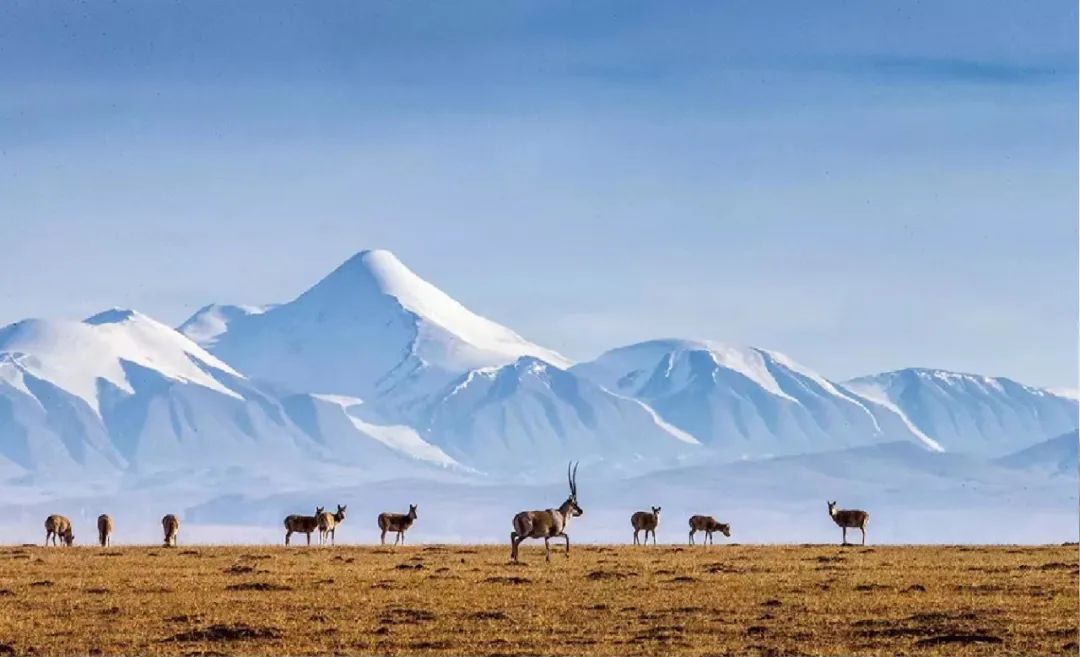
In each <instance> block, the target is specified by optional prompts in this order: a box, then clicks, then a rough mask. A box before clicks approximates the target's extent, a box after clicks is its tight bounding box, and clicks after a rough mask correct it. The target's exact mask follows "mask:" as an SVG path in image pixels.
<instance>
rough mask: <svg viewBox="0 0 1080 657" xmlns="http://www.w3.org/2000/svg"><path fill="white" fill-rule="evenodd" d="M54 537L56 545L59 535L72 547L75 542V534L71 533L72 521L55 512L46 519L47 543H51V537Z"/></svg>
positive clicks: (65, 543)
mask: <svg viewBox="0 0 1080 657" xmlns="http://www.w3.org/2000/svg"><path fill="white" fill-rule="evenodd" d="M50 537H51V538H52V544H53V545H56V539H57V537H59V538H60V540H62V541H63V542H64V545H66V546H68V547H71V546H72V544H74V543H75V534H73V533H71V521H70V520H68V519H67V518H66V517H64V516H61V515H56V514H53V515H51V516H49V517H48V518H46V519H45V545H48V544H49V538H50Z"/></svg>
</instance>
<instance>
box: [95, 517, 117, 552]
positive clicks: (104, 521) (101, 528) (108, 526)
mask: <svg viewBox="0 0 1080 657" xmlns="http://www.w3.org/2000/svg"><path fill="white" fill-rule="evenodd" d="M112 528H113V524H112V518H111V517H109V514H107V513H103V514H101V515H100V516H98V517H97V535H98V543H101V547H106V546H108V545H110V544H111V543H112Z"/></svg>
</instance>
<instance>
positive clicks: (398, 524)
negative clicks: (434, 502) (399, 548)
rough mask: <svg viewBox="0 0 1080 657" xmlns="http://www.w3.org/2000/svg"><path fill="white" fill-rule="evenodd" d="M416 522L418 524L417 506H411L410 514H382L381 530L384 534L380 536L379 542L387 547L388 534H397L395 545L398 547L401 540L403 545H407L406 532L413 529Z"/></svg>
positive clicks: (380, 516) (380, 518)
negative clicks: (410, 528)
mask: <svg viewBox="0 0 1080 657" xmlns="http://www.w3.org/2000/svg"><path fill="white" fill-rule="evenodd" d="M414 522H416V505H415V504H410V505H409V512H408V513H380V514H379V529H381V530H382V534H381V535H380V536H379V542H380V543H382V544H383V545H386V532H397V536H395V537H394V545H397V544H398V541H399V540H400V541H401V544H402V545H405V532H406V531H407V530H408V529H409V527H412V524H413V523H414Z"/></svg>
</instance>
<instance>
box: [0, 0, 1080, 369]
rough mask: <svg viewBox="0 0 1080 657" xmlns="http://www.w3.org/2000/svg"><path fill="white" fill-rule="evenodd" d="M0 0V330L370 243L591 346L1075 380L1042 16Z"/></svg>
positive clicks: (163, 312) (1072, 115)
mask: <svg viewBox="0 0 1080 657" xmlns="http://www.w3.org/2000/svg"><path fill="white" fill-rule="evenodd" d="M887 4H888V3H885V2H876V1H875V2H843V3H839V2H837V3H828V2H806V1H805V0H799V1H797V2H773V3H768V2H702V3H693V2H680V3H671V2H625V1H623V0H615V1H612V2H599V1H597V2H565V3H560V2H552V1H550V0H544V1H542V2H504V1H502V0H492V1H491V2H476V3H466V2H442V1H439V2H431V3H423V2H400V1H399V0H392V1H391V0H388V1H386V2H356V1H352V0H350V1H348V2H341V3H330V2H322V3H311V2H300V1H298V2H290V3H277V2H266V1H265V0H260V1H259V2H251V3H241V2H231V3H218V2H203V3H198V2H194V3H175V2H144V1H137V2H115V3H112V4H107V3H94V2H90V3H78V4H76V3H69V2H64V3H59V2H42V1H40V0H28V1H26V2H11V1H10V0H9V1H8V2H4V3H2V4H0V243H2V245H3V269H2V272H3V273H2V278H0V323H7V322H11V321H16V320H18V319H21V318H24V317H28V316H48V317H56V316H67V317H83V316H86V315H89V314H91V313H93V312H95V311H97V310H99V309H101V308H103V307H109V306H125V307H134V308H138V309H140V310H142V311H143V312H146V313H148V314H150V315H153V316H155V317H158V318H160V319H162V320H164V321H167V322H170V323H174V324H176V323H179V322H180V321H182V320H183V319H184V318H185V317H186V316H187V315H188V314H190V313H191V312H193V311H194V310H196V309H197V308H198V307H199V306H202V305H203V304H205V303H208V302H212V301H218V302H240V303H262V302H270V301H283V300H288V299H290V298H292V297H293V296H295V295H296V294H297V293H299V292H300V291H302V290H303V289H304V288H306V287H308V286H310V285H311V284H313V283H314V282H315V281H316V280H317V279H318V278H319V277H321V276H322V275H324V274H325V273H327V272H329V271H330V270H331V269H332V268H333V267H335V266H336V265H337V264H339V263H340V262H341V261H342V260H344V259H345V258H347V257H348V256H349V255H351V254H352V253H354V252H356V251H359V250H361V249H364V248H371V247H382V248H388V249H390V250H392V251H394V252H395V253H397V254H398V256H399V257H400V258H401V259H402V260H403V261H404V262H405V263H406V264H408V265H409V266H410V267H412V268H413V269H414V270H415V271H417V272H418V273H419V274H420V275H422V276H424V277H425V278H428V279H429V280H431V281H432V282H434V283H436V284H437V285H439V286H440V287H442V288H443V289H444V290H446V291H447V292H448V293H450V294H451V295H452V296H455V297H457V298H458V299H459V300H461V301H462V302H464V303H465V304H466V305H468V306H470V307H471V308H473V309H474V310H476V311H478V312H480V313H481V314H485V315H487V316H489V317H491V318H493V319H496V320H498V321H501V322H503V323H505V324H508V325H509V326H511V327H513V328H514V329H516V330H517V331H519V332H520V333H522V334H523V335H525V336H526V337H529V338H531V339H533V340H535V341H537V342H541V343H543V344H545V345H547V346H550V347H553V348H555V349H558V350H560V351H563V352H564V353H566V354H567V355H568V356H570V357H572V358H579V359H582V358H590V357H592V356H594V355H596V354H597V353H599V352H600V351H602V350H603V349H605V348H607V347H611V346H616V345H620V344H625V343H628V342H632V341H636V340H641V339H646V338H651V337H661V336H684V337H703V338H711V339H716V340H726V341H732V342H741V343H749V344H755V345H760V346H766V347H770V348H774V349H778V350H780V351H784V352H786V353H788V354H790V355H791V356H792V357H794V358H795V359H796V360H799V361H801V362H803V363H805V364H806V365H808V366H811V367H813V368H815V369H818V370H819V371H821V372H823V373H825V374H826V375H830V376H832V377H836V378H843V377H848V376H854V375H858V374H862V373H867V372H873V371H878V370H884V369H891V368H898V367H904V366H912V365H923V366H935V367H943V368H950V369H958V370H963V371H975V372H980V373H986V374H995V375H1007V376H1011V377H1014V378H1017V379H1020V380H1022V381H1024V382H1028V383H1032V384H1038V385H1059V386H1074V385H1075V379H1076V373H1077V372H1076V370H1077V346H1076V343H1077V296H1078V291H1077V176H1078V171H1077V128H1076V122H1077V86H1076V75H1077V67H1076V61H1077V47H1076V29H1077V28H1076V25H1077V17H1076V3H1075V1H1064V0H1063V1H1061V2H1051V1H1046V2H993V3H990V2H985V1H984V0H978V1H972V2H943V1H941V0H934V1H933V2H903V3H900V4H899V5H897V6H895V7H889V6H887Z"/></svg>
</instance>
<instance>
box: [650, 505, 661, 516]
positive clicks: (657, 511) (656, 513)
mask: <svg viewBox="0 0 1080 657" xmlns="http://www.w3.org/2000/svg"><path fill="white" fill-rule="evenodd" d="M652 514H653V515H654V516H656V517H657V518H660V507H658V506H654V507H653V508H652Z"/></svg>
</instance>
